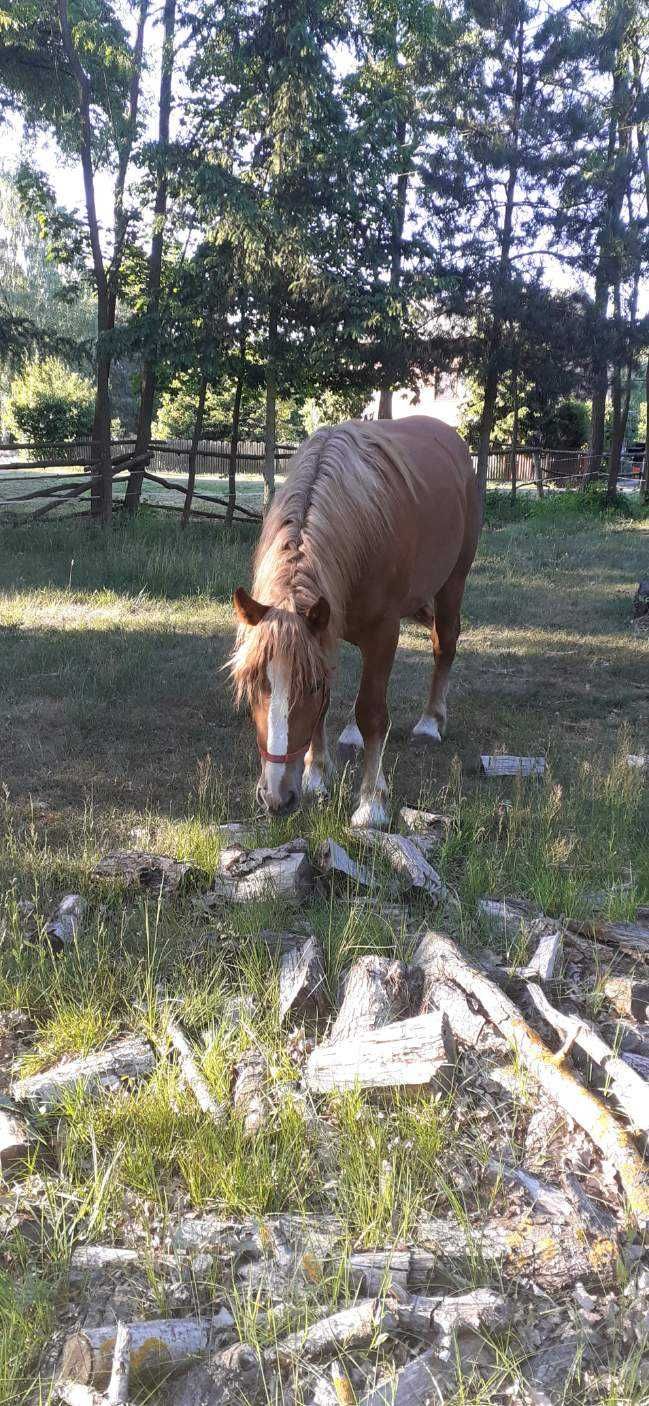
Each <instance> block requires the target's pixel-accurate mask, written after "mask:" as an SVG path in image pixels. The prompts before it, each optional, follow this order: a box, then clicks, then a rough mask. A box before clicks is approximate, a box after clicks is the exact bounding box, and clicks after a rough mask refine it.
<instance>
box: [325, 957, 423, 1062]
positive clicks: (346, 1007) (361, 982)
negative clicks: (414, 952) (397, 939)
mask: <svg viewBox="0 0 649 1406" xmlns="http://www.w3.org/2000/svg"><path fill="white" fill-rule="evenodd" d="M409 1008H410V991H409V987H408V974H407V970H406V967H405V965H404V963H403V962H397V961H393V960H392V958H390V957H379V956H376V955H375V954H374V953H369V954H368V955H367V956H365V957H359V958H358V961H356V962H354V965H353V966H352V967H351V968H350V970H349V972H348V973H347V977H346V980H345V988H344V995H343V1001H342V1005H341V1007H340V1010H339V1012H338V1015H337V1016H336V1019H335V1021H334V1023H333V1026H332V1028H331V1031H330V1035H329V1040H330V1041H337V1040H354V1039H355V1038H356V1037H357V1036H358V1035H360V1034H362V1033H363V1032H364V1031H367V1030H378V1029H380V1028H381V1026H384V1025H391V1024H392V1022H393V1021H395V1020H399V1019H400V1018H401V1016H405V1015H407V1014H408V1011H409Z"/></svg>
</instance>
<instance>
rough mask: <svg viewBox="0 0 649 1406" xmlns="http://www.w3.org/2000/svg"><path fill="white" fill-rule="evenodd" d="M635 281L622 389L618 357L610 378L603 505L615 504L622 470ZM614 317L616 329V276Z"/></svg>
mask: <svg viewBox="0 0 649 1406" xmlns="http://www.w3.org/2000/svg"><path fill="white" fill-rule="evenodd" d="M639 277H640V276H639V272H638V270H637V269H636V272H635V275H634V280H633V288H632V292H631V305H630V309H629V332H630V337H629V353H628V360H627V365H626V376H625V379H624V388H623V386H622V367H621V365H620V361H619V357H618V359H617V361H616V366H615V371H614V374H613V434H612V437H611V456H610V459H609V466H608V483H607V485H606V502H607V503H613V502H614V501H615V495H616V493H617V485H618V479H619V477H620V468H621V466H622V450H623V448H624V438H625V435H626V427H627V423H628V419H629V405H630V403H631V382H632V380H633V367H634V362H635V357H634V348H633V335H634V332H635V321H636V311H637V305H638V284H639ZM615 314H616V318H617V321H618V325H619V324H620V322H621V316H622V311H621V306H620V277H619V274H618V276H617V279H616V284H615Z"/></svg>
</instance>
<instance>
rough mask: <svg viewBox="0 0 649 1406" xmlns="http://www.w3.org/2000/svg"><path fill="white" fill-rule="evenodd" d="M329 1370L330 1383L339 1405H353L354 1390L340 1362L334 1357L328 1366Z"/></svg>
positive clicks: (354, 1401) (354, 1399)
mask: <svg viewBox="0 0 649 1406" xmlns="http://www.w3.org/2000/svg"><path fill="white" fill-rule="evenodd" d="M329 1371H330V1372H331V1383H332V1386H333V1389H334V1392H335V1394H336V1400H337V1401H339V1402H340V1406H355V1403H356V1392H355V1391H354V1388H353V1386H352V1384H351V1381H350V1379H349V1377H348V1376H347V1373H346V1371H345V1369H344V1367H343V1366H342V1363H340V1362H339V1361H338V1359H337V1358H334V1360H333V1362H332V1363H331V1366H330V1368H329Z"/></svg>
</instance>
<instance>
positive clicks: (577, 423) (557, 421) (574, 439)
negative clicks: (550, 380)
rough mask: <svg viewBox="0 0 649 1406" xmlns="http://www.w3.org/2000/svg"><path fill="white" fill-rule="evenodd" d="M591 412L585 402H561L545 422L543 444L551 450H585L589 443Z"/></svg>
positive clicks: (546, 417) (547, 415)
mask: <svg viewBox="0 0 649 1406" xmlns="http://www.w3.org/2000/svg"><path fill="white" fill-rule="evenodd" d="M589 431H590V410H589V408H588V406H587V405H586V403H585V401H583V400H561V401H559V404H558V405H553V406H552V409H551V410H549V411H548V413H547V414H546V415H545V417H544V420H543V431H542V438H543V443H544V444H545V445H547V447H548V448H549V449H583V447H584V445H585V444H587V443H588V435H589Z"/></svg>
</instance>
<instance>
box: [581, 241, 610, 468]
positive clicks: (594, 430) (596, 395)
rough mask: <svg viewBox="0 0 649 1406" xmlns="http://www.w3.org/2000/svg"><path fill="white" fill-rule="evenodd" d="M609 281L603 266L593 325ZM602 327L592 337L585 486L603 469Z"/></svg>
mask: <svg viewBox="0 0 649 1406" xmlns="http://www.w3.org/2000/svg"><path fill="white" fill-rule="evenodd" d="M608 298H609V284H608V277H607V275H606V274H605V273H604V271H603V268H600V270H599V271H598V273H597V276H596V278H595V303H594V307H595V327H596V328H600V329H601V327H602V326H603V323H604V320H605V318H606V314H607V311H608ZM603 347H604V338H603V335H602V332H601V330H600V331H599V332H597V331H596V333H595V337H594V340H593V393H592V398H591V406H590V444H589V446H588V469H587V471H586V476H585V478H584V487H585V488H586V487H588V486H589V485H590V484H593V483H597V480H598V478H599V476H600V473H601V470H602V458H603V454H604V429H605V418H606V397H607V394H608V357H607V354H606V351H605V350H604V349H603Z"/></svg>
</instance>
